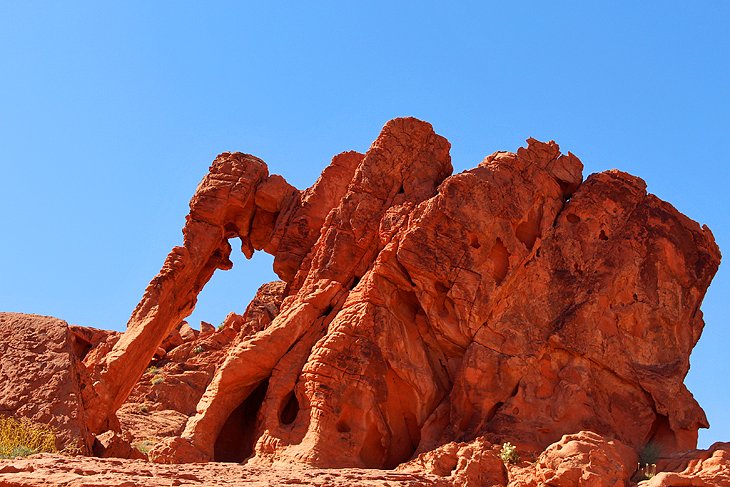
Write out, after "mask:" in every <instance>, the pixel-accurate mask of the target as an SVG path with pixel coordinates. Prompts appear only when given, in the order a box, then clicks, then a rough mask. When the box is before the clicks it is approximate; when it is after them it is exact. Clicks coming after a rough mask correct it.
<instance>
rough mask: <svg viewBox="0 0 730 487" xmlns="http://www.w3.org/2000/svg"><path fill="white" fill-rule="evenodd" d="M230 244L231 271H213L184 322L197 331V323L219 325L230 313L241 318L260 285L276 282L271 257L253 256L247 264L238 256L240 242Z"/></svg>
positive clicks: (232, 241) (245, 260)
mask: <svg viewBox="0 0 730 487" xmlns="http://www.w3.org/2000/svg"><path fill="white" fill-rule="evenodd" d="M230 243H231V247H232V248H233V249H232V251H231V257H230V259H231V261H232V262H233V269H231V270H228V271H221V270H217V271H216V272H215V273H214V274H213V277H212V278H211V279H210V281H208V283H207V284H206V285H205V287H204V288H203V290H202V291H201V292H200V294H198V302H197V304H196V305H195V309H194V310H193V313H192V314H191V315H190V316H189V317H188V318H185V320H186V321H187V322H188V323H189V324H190V326H191V327H193V328H196V329H197V328H198V327H199V326H200V322H201V321H207V322H208V323H211V324H213V325H219V324H220V323H222V322H223V320H224V319H225V317H226V315H228V313H230V312H231V311H233V312H236V313H239V314H242V313H243V312H244V310H245V309H246V306H248V303H250V302H251V300H252V299H253V297H254V296H255V295H256V291H257V290H258V288H259V287H260V286H261V285H262V284H264V283H266V282H270V281H276V280H278V279H279V278H278V276H277V275H276V274H274V271H273V262H274V258H273V257H272V256H271V255H269V254H267V253H265V252H255V253H254V254H253V257H252V258H251V260H248V259H246V257H245V256H244V255H243V254H242V253H241V250H240V249H241V241H240V240H238V239H235V240H231V242H230Z"/></svg>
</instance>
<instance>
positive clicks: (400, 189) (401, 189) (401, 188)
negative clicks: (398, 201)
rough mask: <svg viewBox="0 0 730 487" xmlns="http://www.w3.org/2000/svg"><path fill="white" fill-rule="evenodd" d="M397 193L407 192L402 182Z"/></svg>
mask: <svg viewBox="0 0 730 487" xmlns="http://www.w3.org/2000/svg"><path fill="white" fill-rule="evenodd" d="M396 194H405V190H404V189H403V183H401V185H400V188H398V192H397V193H396Z"/></svg>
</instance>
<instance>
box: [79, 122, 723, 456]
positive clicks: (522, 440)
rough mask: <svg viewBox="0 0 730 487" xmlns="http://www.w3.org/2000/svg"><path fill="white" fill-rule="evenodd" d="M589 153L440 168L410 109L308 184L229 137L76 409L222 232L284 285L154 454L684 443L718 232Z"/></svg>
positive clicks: (119, 375) (180, 306)
mask: <svg viewBox="0 0 730 487" xmlns="http://www.w3.org/2000/svg"><path fill="white" fill-rule="evenodd" d="M582 168H583V166H582V164H581V162H580V161H579V160H578V158H577V157H575V156H574V155H573V154H570V153H568V154H561V152H560V150H559V148H558V146H557V144H555V143H554V142H549V143H542V142H538V141H536V140H534V139H530V140H528V146H527V147H526V148H521V149H519V150H518V151H517V152H516V153H509V152H498V153H495V154H493V155H491V156H489V157H487V158H486V159H485V160H484V161H483V162H482V163H480V164H479V165H478V166H477V167H476V168H474V169H471V170H468V171H465V172H462V173H460V174H456V175H453V176H451V172H452V167H451V162H450V157H449V143H448V142H447V141H446V140H445V139H444V138H443V137H440V136H439V135H437V134H436V133H434V131H433V129H432V127H431V126H430V125H429V124H427V123H425V122H421V121H419V120H416V119H396V120H393V121H391V122H389V123H388V124H386V126H385V127H384V129H383V131H382V133H381V134H380V136H379V137H378V138H377V140H376V141H375V142H374V143H373V145H372V146H371V148H370V149H369V150H368V151H367V153H366V154H364V155H363V154H358V153H354V152H349V153H344V154H341V155H339V156H336V157H335V158H334V159H333V161H332V164H331V165H330V166H329V167H328V168H327V169H326V170H325V171H324V172H323V174H322V177H321V178H320V179H319V180H318V181H317V183H315V185H314V186H312V188H309V189H307V190H305V191H299V190H296V189H295V188H293V187H291V186H290V185H288V184H287V183H286V181H285V180H284V179H283V178H282V177H280V176H276V175H274V176H269V175H268V171H267V168H266V165H265V164H264V163H263V162H262V161H261V160H260V159H257V158H255V157H253V156H249V155H244V154H230V153H226V154H222V155H221V156H219V157H218V158H217V159H216V161H215V162H214V163H213V165H212V166H211V172H210V174H209V175H208V176H206V177H205V179H204V180H203V182H202V183H201V184H200V186H199V187H198V190H197V191H196V193H195V195H194V196H193V199H192V201H191V204H190V207H191V211H190V215H189V216H188V218H187V221H186V225H185V228H184V229H183V234H184V236H185V239H184V245H183V246H182V247H177V248H175V249H173V251H172V252H171V254H170V255H169V257H168V259H167V261H166V263H165V265H164V266H163V269H162V271H161V273H160V274H159V275H158V276H157V277H155V279H154V280H153V281H152V283H151V284H150V285H149V286H148V288H147V290H146V291H145V295H144V297H143V299H142V301H141V302H140V304H139V305H138V307H137V309H136V310H135V312H134V314H133V315H132V317H131V319H130V322H129V324H128V330H127V332H126V333H125V334H124V335H123V336H122V337H121V339H119V341H118V342H116V344H115V345H114V347H113V349H112V351H111V352H110V353H108V354H107V355H106V356H104V357H103V359H102V360H101V361H100V362H99V363H98V364H97V365H96V366H95V367H94V370H96V371H98V372H97V374H96V382H95V383H94V390H93V392H94V394H95V396H93V397H92V396H91V395H89V396H87V398H86V399H87V408H88V409H89V411H90V416H91V417H92V418H93V420H92V421H90V427H91V428H92V429H93V430H95V431H101V430H103V429H105V428H107V427H108V425H112V424H114V417H113V415H110V414H109V413H110V412H112V413H113V412H114V411H115V410H117V409H118V408H119V406H121V404H122V403H123V402H124V401H125V400H126V398H127V396H128V394H129V392H130V391H131V390H132V388H133V387H134V383H135V382H136V381H137V380H138V379H139V377H140V376H142V373H143V372H144V369H145V367H146V366H147V364H148V363H149V361H150V359H152V358H153V356H154V355H155V353H158V354H159V353H170V354H172V353H174V351H172V352H166V351H165V350H164V349H162V352H160V351H159V350H160V346H161V345H162V344H163V338H164V337H166V336H168V335H170V333H171V332H172V331H174V329H175V326H176V325H178V324H179V323H180V321H181V320H182V319H184V318H185V316H187V315H188V314H189V313H190V312H191V311H192V308H193V306H194V304H195V300H196V297H197V293H198V292H199V291H200V289H202V287H203V286H204V285H205V283H206V282H207V280H208V279H209V278H210V276H211V275H212V273H213V272H214V271H215V270H216V269H227V268H230V266H231V263H230V260H229V258H228V257H229V254H230V251H231V246H230V245H229V243H228V240H229V239H231V238H234V237H235V238H239V239H240V241H241V250H242V251H243V252H244V253H245V254H246V255H247V256H250V255H251V253H252V252H253V251H254V250H258V249H263V250H265V251H266V252H269V253H271V254H272V255H274V257H275V260H274V269H275V270H276V271H277V272H278V273H279V275H280V277H281V278H282V279H283V281H284V283H285V284H282V288H281V292H282V294H281V297H282V298H283V300H282V301H281V302H280V305H279V306H278V307H277V313H276V314H275V315H274V313H270V314H269V315H268V317H267V319H268V320H270V322H267V323H266V326H258V327H257V326H253V327H249V328H247V329H246V331H245V332H241V330H243V328H242V326H241V325H240V320H239V319H238V318H237V317H236V316H235V315H233V316H231V317H230V320H226V322H227V323H229V325H228V326H230V328H231V329H232V330H233V329H235V330H237V332H238V335H237V339H236V340H235V342H233V343H231V345H230V346H229V347H228V348H227V349H226V351H225V356H224V357H222V358H221V362H220V363H219V365H217V366H216V367H215V372H214V374H213V376H212V379H210V381H209V383H208V382H207V381H206V384H207V388H206V389H205V391H204V392H203V393H202V395H201V396H200V400H199V401H198V402H197V404H196V405H195V411H192V410H191V409H192V403H189V404H187V405H186V406H185V408H183V409H184V411H181V412H182V413H184V414H190V415H191V416H190V418H189V419H188V420H187V422H186V425H185V427H184V430H183V431H182V433H181V435H180V438H176V439H174V440H172V439H171V440H170V441H167V442H164V441H163V442H162V443H160V444H159V452H162V451H164V452H167V453H165V454H164V455H163V454H160V453H159V452H157V453H155V450H154V449H153V451H152V452H151V453H150V455H151V457H154V458H159V459H160V461H185V458H190V459H201V458H202V459H208V460H224V461H242V460H244V459H246V458H249V457H256V458H258V459H268V460H269V461H288V462H298V463H305V464H310V465H315V466H325V467H368V468H393V467H395V466H397V465H399V464H401V463H403V462H407V461H408V460H410V459H411V458H413V457H414V456H415V455H418V454H421V453H424V452H428V451H430V450H433V449H435V448H438V447H440V446H441V445H444V444H447V443H449V442H451V441H462V442H463V441H471V440H473V439H474V438H476V437H478V436H483V437H484V438H485V439H486V440H487V441H489V442H491V443H494V444H501V443H502V442H503V441H511V442H512V443H513V444H515V445H517V446H518V448H520V449H521V450H523V451H532V452H540V451H542V450H543V449H544V448H546V447H547V446H548V445H550V444H551V443H554V442H556V441H558V440H560V438H561V437H562V436H563V435H564V434H571V433H576V432H578V431H583V430H587V431H593V432H595V433H596V434H599V435H602V436H606V437H609V438H615V439H616V440H618V441H620V442H622V443H623V444H625V445H627V446H628V447H630V448H633V449H635V450H638V449H640V448H641V447H642V446H643V445H645V444H647V443H653V444H656V445H658V446H659V447H660V448H661V449H662V451H664V452H673V451H681V450H687V449H691V448H694V447H695V446H696V438H697V429H698V428H700V427H706V426H707V420H706V418H705V415H704V413H703V411H702V409H701V408H700V407H699V405H698V404H697V403H696V401H695V400H694V399H693V397H692V395H691V394H690V393H689V391H687V389H686V387H685V386H684V384H683V380H684V377H685V375H686V373H687V371H688V368H689V355H690V352H691V350H692V348H693V347H694V345H695V343H696V342H697V340H698V339H699V336H700V333H701V331H702V327H703V320H702V313H701V311H700V309H699V307H700V304H701V301H702V298H703V296H704V294H705V291H706V289H707V287H708V286H709V284H710V281H711V279H712V277H713V275H714V274H715V272H716V270H717V267H718V265H719V261H720V253H719V250H718V248H717V246H716V245H715V243H714V240H713V237H712V234H711V232H710V231H709V229H707V228H706V227H700V225H698V224H697V223H695V222H694V221H692V220H690V219H688V218H687V217H685V216H683V215H681V214H680V213H679V212H677V210H675V209H674V208H673V207H672V206H671V205H669V204H668V203H665V202H663V201H661V200H659V199H658V198H656V197H655V196H653V195H650V194H647V192H646V185H645V183H644V182H643V181H642V180H641V179H639V178H637V177H634V176H631V175H628V174H626V173H622V172H620V171H615V170H614V171H607V172H604V173H599V174H594V175H591V176H590V177H589V178H588V179H587V180H586V181H583V180H582ZM211 333H212V332H211ZM210 336H215V334H211V335H210ZM90 405H91V406H90ZM178 410H180V408H178ZM175 445H176V446H175ZM183 445H185V446H183ZM156 448H157V447H156ZM176 448H177V449H180V452H181V453H180V456H179V457H178V458H176V457H175V455H174V454H170V452H173V453H174V451H176ZM183 451H185V452H187V453H184V454H183V453H182V452H183ZM163 459H164V460H163Z"/></svg>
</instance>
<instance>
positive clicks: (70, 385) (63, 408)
mask: <svg viewBox="0 0 730 487" xmlns="http://www.w3.org/2000/svg"><path fill="white" fill-rule="evenodd" d="M74 349H75V340H74V336H73V333H71V332H70V331H69V327H68V325H67V324H66V322H65V321H61V320H59V319H56V318H51V317H48V316H38V315H25V314H20V313H0V415H2V416H15V417H18V418H21V417H22V418H28V419H30V420H32V421H34V422H36V423H39V424H43V425H48V426H51V427H52V428H54V429H55V430H56V431H57V432H58V433H59V434H58V435H57V441H56V448H58V449H63V448H71V449H79V450H80V452H82V453H89V451H90V447H91V443H92V440H93V437H92V436H91V435H90V434H89V431H88V429H87V427H86V417H85V415H84V409H83V406H82V402H81V393H82V391H81V387H82V384H81V382H80V380H79V363H78V359H77V357H76V355H75V353H74Z"/></svg>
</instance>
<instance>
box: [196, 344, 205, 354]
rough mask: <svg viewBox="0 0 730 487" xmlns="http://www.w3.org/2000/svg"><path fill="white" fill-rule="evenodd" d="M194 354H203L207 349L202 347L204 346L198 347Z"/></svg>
mask: <svg viewBox="0 0 730 487" xmlns="http://www.w3.org/2000/svg"><path fill="white" fill-rule="evenodd" d="M193 352H194V353H203V352H205V348H203V346H202V345H198V346H197V347H195V348H194V349H193Z"/></svg>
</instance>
